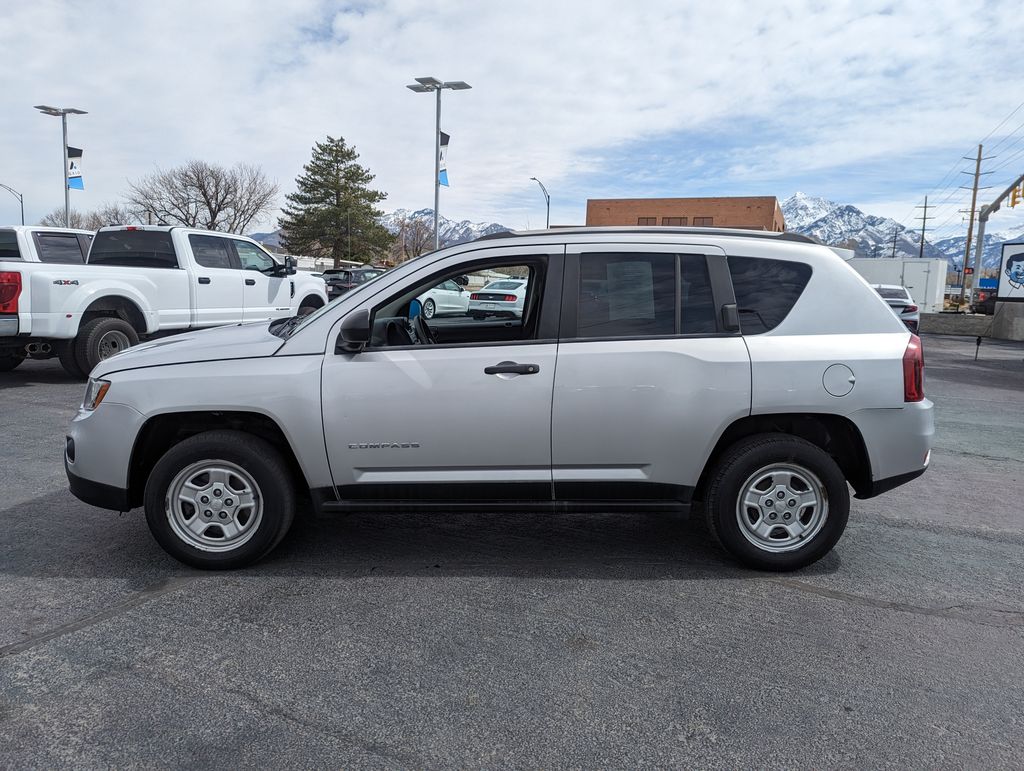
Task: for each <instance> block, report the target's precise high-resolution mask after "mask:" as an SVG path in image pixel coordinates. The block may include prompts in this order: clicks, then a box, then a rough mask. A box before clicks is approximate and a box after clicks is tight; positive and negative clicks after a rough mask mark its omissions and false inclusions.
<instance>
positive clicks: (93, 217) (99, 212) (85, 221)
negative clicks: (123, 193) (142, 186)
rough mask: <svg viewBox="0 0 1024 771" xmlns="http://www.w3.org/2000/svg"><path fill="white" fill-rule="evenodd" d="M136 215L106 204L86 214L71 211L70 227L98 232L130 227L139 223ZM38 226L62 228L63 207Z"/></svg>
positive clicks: (55, 210) (51, 213) (111, 204)
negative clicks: (110, 228)
mask: <svg viewBox="0 0 1024 771" xmlns="http://www.w3.org/2000/svg"><path fill="white" fill-rule="evenodd" d="M140 221H141V220H140V217H139V216H138V214H136V213H134V212H132V211H131V210H129V209H128V208H126V207H125V206H122V205H121V204H117V203H108V204H104V205H103V206H101V207H100V208H99V209H95V210H94V211H88V212H80V211H75V210H74V209H72V210H71V227H73V228H80V229H83V230H99V229H100V228H101V227H103V226H104V225H131V224H134V223H137V222H140ZM39 224H40V225H44V226H46V227H52V228H62V227H64V207H63V206H58V207H57V208H56V209H54V210H53V211H52V212H50V213H49V214H47V215H46V216H45V217H43V218H42V219H41V220H39Z"/></svg>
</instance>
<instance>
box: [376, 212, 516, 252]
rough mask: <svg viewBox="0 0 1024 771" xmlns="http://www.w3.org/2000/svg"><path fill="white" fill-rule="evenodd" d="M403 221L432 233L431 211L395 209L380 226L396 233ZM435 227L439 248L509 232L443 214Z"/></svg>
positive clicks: (384, 217) (488, 223)
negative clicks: (415, 224) (422, 224)
mask: <svg viewBox="0 0 1024 771" xmlns="http://www.w3.org/2000/svg"><path fill="white" fill-rule="evenodd" d="M403 220H418V221H420V222H423V223H424V224H425V225H427V226H428V227H429V228H430V232H431V233H433V232H434V210H433V209H419V210H417V211H409V210H408V209H396V210H395V211H393V212H391V213H390V214H385V215H384V216H383V217H381V219H380V224H381V225H383V226H384V227H386V228H387V229H388V231H390V232H391V233H398V231H399V228H400V227H401V223H402V221H403ZM437 226H438V228H437V229H438V230H439V231H440V232H441V246H451V245H452V244H461V243H463V242H465V241H472V240H473V239H474V238H479V237H480V236H489V235H491V234H492V233H504V232H506V231H509V230H511V228H507V227H505V226H504V225H499V224H498V223H497V222H471V221H469V220H460V221H458V222H456V221H455V220H450V219H448V218H447V217H445V216H444V215H443V214H442V215H441V216H440V217H439V218H438V222H437Z"/></svg>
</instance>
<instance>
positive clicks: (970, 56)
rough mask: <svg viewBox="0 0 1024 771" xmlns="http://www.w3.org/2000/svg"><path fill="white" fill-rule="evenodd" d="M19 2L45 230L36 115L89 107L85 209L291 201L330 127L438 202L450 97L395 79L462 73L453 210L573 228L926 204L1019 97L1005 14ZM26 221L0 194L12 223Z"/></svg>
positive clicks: (43, 129) (56, 170)
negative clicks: (182, 173) (201, 166)
mask: <svg viewBox="0 0 1024 771" xmlns="http://www.w3.org/2000/svg"><path fill="white" fill-rule="evenodd" d="M5 15H6V24H5V25H4V26H3V29H2V30H0V94H2V95H3V101H4V109H3V110H2V111H0V157H2V158H3V159H4V164H3V167H2V171H0V181H2V182H5V183H7V184H10V185H12V186H14V187H16V188H18V189H19V190H22V191H23V192H25V194H26V203H27V206H28V213H29V216H30V218H33V219H37V218H38V217H39V216H41V215H42V214H43V213H45V212H46V211H48V210H50V209H52V208H53V207H55V206H57V205H58V204H60V203H61V201H62V197H61V196H62V191H61V187H60V185H61V170H60V162H61V161H60V154H59V153H60V139H59V125H58V123H57V121H56V120H55V119H54V118H49V117H45V116H41V115H39V114H37V113H35V112H34V111H33V110H32V109H31V106H32V105H33V104H40V103H47V104H58V105H67V106H77V107H81V108H82V109H86V110H89V115H86V116H80V117H75V118H72V119H71V121H70V124H71V125H70V132H71V143H72V144H76V145H78V146H82V147H84V148H85V151H86V155H85V162H84V169H85V182H86V192H85V193H77V192H73V193H72V196H73V201H74V203H75V205H76V206H79V207H80V208H83V209H86V208H92V207H95V206H98V205H99V204H101V203H103V202H105V201H108V200H112V199H114V198H116V197H117V195H118V194H119V193H120V192H121V191H123V190H124V188H125V183H126V181H127V180H128V179H132V178H136V177H138V176H140V175H142V174H145V173H147V172H149V171H151V170H153V169H154V168H155V167H157V166H160V167H168V166H172V165H174V164H177V163H181V162H183V161H185V160H187V159H189V158H202V159H205V160H209V161H214V162H219V163H224V164H232V163H234V162H236V161H241V160H244V161H250V162H256V163H259V164H261V165H263V166H264V168H265V169H266V170H267V172H268V173H269V174H270V175H271V176H273V177H275V178H277V179H278V180H279V182H281V184H282V187H284V188H285V190H288V189H290V188H291V186H292V184H293V180H294V178H295V176H296V175H297V174H298V173H299V171H300V170H301V166H302V164H303V163H304V162H306V161H307V160H308V157H309V151H310V148H311V146H312V144H313V142H314V141H316V140H318V139H321V138H322V137H323V136H325V135H327V134H331V135H334V136H337V135H342V136H344V137H345V138H346V140H348V141H349V142H350V143H352V144H354V145H355V147H356V148H357V149H358V151H359V152H360V153H361V155H362V161H363V162H364V163H365V164H366V165H368V166H369V167H370V169H371V170H372V171H373V172H374V173H375V174H376V175H377V179H376V183H377V184H378V185H379V187H380V188H381V189H383V190H385V191H386V192H387V193H388V194H389V197H388V200H387V201H386V202H385V206H386V207H387V208H397V207H406V208H422V207H425V206H429V205H431V203H432V195H433V191H432V174H433V158H432V152H433V140H432V131H433V120H434V102H433V98H432V96H430V95H423V94H414V93H413V92H411V91H408V90H407V89H405V88H404V86H405V85H406V84H407V83H411V82H412V78H413V77H415V76H420V75H434V76H437V77H440V78H442V79H446V80H450V79H463V80H466V81H468V82H469V83H470V84H472V86H473V89H472V90H470V91H463V92H455V93H453V92H446V93H445V94H444V95H443V117H442V124H443V127H444V129H445V130H446V131H447V132H449V133H450V134H451V135H452V140H451V145H450V149H449V158H448V163H449V173H450V176H451V178H452V182H453V186H452V188H451V189H450V190H443V191H442V204H441V210H442V213H444V214H446V215H448V216H452V217H456V218H459V219H462V218H469V219H475V220H483V219H495V220H498V221H501V222H504V223H506V224H509V225H512V226H525V225H526V222H527V220H529V221H530V222H531V223H532V224H534V225H536V224H537V223H539V222H542V221H543V217H544V212H543V198H542V197H541V195H540V192H539V190H537V189H536V187H535V184H534V183H533V182H531V181H530V180H529V178H530V177H531V176H537V177H539V178H540V179H542V180H543V181H544V182H545V184H546V185H547V186H548V189H549V190H550V191H551V193H552V221H553V222H570V223H571V222H580V221H582V218H583V211H584V206H585V199H586V197H587V196H588V195H593V196H595V197H596V196H597V195H614V194H617V193H616V192H615V191H617V190H634V189H642V190H643V191H644V194H649V195H675V194H679V193H678V192H677V191H678V190H679V189H680V188H682V187H685V186H687V185H692V183H693V180H695V179H696V180H697V181H698V183H699V186H700V187H701V189H702V190H703V191H704V192H715V191H716V190H720V191H722V192H728V191H732V190H737V189H756V190H759V191H766V192H776V193H777V194H779V195H780V196H782V195H786V194H788V193H789V192H791V190H792V189H794V187H795V185H794V181H795V180H801V183H800V187H801V188H803V189H806V190H808V191H809V192H812V193H818V192H820V193H822V194H825V195H829V196H830V197H833V198H836V199H837V200H844V196H846V197H849V198H850V199H853V198H854V197H856V198H857V200H861V201H864V200H871V199H873V198H877V199H879V200H882V199H884V200H887V201H899V200H904V202H905V203H906V205H907V206H908V207H910V206H913V204H914V203H915V202H917V199H919V198H920V197H921V196H922V195H923V193H924V191H925V189H927V187H928V186H930V185H931V184H933V183H934V182H937V181H938V178H939V177H940V176H941V175H942V174H943V173H944V172H945V171H946V169H947V168H948V166H949V165H950V164H951V163H952V162H953V160H955V157H956V155H958V154H960V153H962V152H963V151H964V150H965V149H969V147H970V145H971V143H972V142H974V141H976V140H977V138H978V137H980V136H982V135H984V134H985V133H986V132H987V131H988V130H990V129H991V128H992V126H993V125H995V123H997V122H998V120H999V119H1001V118H1002V116H1003V115H1004V114H1005V113H1006V112H1008V111H1009V109H1011V108H1012V107H1013V106H1014V105H1015V103H1016V101H1019V97H1018V99H1017V100H1016V101H1015V100H1013V99H1012V98H1011V95H1019V94H1020V93H1021V92H1022V91H1024V88H1021V86H1022V85H1024V73H1021V72H1020V71H1019V68H1014V67H1012V66H1009V65H1010V64H1012V62H1014V61H1016V60H1017V59H1018V58H1019V55H1018V54H1017V50H1018V48H1019V40H1020V37H1021V36H1020V32H1021V23H1020V21H1019V14H1018V9H1016V7H1015V6H1014V4H1012V3H1002V4H999V3H995V4H984V5H982V4H972V3H961V2H951V1H949V0H940V1H939V2H915V1H911V2H903V3H900V4H898V5H894V4H891V3H888V2H879V1H876V0H862V1H861V2H828V3H825V2H820V1H817V2H812V1H810V0H806V1H800V0H798V1H795V2H777V3H773V4H771V5H770V6H766V5H763V4H754V3H737V2H729V1H728V0H727V1H726V2H720V3H717V4H710V3H707V2H648V3H644V4H642V5H635V6H631V5H628V4H622V3H621V2H609V1H607V0H588V2H585V3H584V2H563V3H552V2H550V0H548V1H547V2H506V3H501V4H497V3H493V4H492V3H480V2H476V3H470V2H454V1H452V0H432V2H429V3H428V2H419V1H416V2H414V1H412V0H385V1H383V2H361V3H354V4H352V3H350V4H348V5H340V4H334V3H328V2H320V1H319V0H289V2H287V3H271V2H240V1H236V2H209V0H207V1H206V2H194V1H193V0H167V1H166V2H161V3H159V4H156V3H137V2H104V3H94V4H89V5H88V6H87V5H85V4H83V3H80V2H58V1H57V0H36V2H34V3H24V4H21V5H18V6H15V7H12V8H11V9H9V10H8V11H7V12H6V14H5ZM994 73H999V75H998V77H994V75H993V74H994ZM911 158H913V159H915V160H916V161H917V162H918V163H920V162H921V161H923V160H926V161H927V164H928V166H930V168H926V169H922V168H920V166H919V165H915V166H912V165H911V163H910V162H909V160H908V159H911ZM858 168H864V169H870V170H871V173H870V174H857V173H855V172H854V171H851V170H856V169H858ZM887 170H888V171H889V173H888V174H886V171H887ZM1022 170H1024V169H1022ZM922 180H925V181H923V182H922ZM928 180H930V181H928ZM815 182H816V183H817V184H815ZM872 185H874V186H875V187H876V188H877V191H875V192H874V194H872V190H871V186H872ZM922 186H923V187H922ZM595 191H599V192H595ZM2 192H3V191H0V193H2ZM15 213H16V202H15V201H13V199H12V200H11V201H10V202H7V201H2V199H0V219H2V218H3V217H4V215H6V216H7V218H8V219H10V218H11V216H12V215H13V214H15Z"/></svg>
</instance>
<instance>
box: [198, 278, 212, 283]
mask: <svg viewBox="0 0 1024 771" xmlns="http://www.w3.org/2000/svg"><path fill="white" fill-rule="evenodd" d="M199 283H200V284H209V283H210V277H209V276H200V277H199Z"/></svg>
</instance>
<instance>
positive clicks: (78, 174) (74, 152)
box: [68, 145, 85, 190]
mask: <svg viewBox="0 0 1024 771" xmlns="http://www.w3.org/2000/svg"><path fill="white" fill-rule="evenodd" d="M68 190H85V185H84V184H82V148H80V147H72V146H71V145H68Z"/></svg>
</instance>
